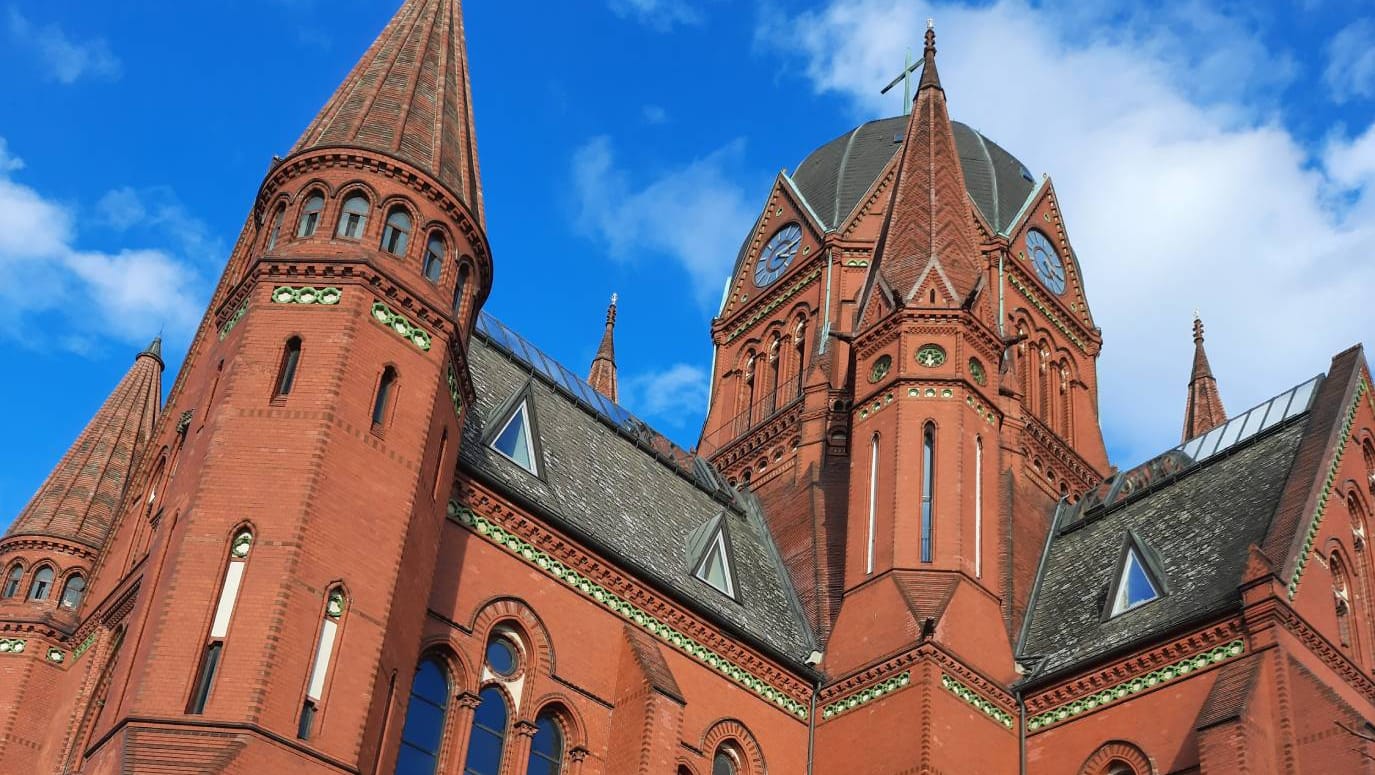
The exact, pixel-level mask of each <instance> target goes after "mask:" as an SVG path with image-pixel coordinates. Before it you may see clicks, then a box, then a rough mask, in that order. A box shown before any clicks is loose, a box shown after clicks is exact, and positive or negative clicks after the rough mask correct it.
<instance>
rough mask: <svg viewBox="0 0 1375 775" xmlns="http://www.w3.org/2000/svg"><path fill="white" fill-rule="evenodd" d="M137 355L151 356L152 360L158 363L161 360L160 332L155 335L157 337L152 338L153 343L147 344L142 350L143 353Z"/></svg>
mask: <svg viewBox="0 0 1375 775" xmlns="http://www.w3.org/2000/svg"><path fill="white" fill-rule="evenodd" d="M139 355H151V356H153V357H154V358H157V359H158V360H159V361H161V360H162V332H161V331H159V332H158V335H157V336H155V337H153V341H151V342H149V343H148V346H147V347H145V348H143V351H142V352H140V353H139Z"/></svg>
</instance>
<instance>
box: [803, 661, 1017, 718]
mask: <svg viewBox="0 0 1375 775" xmlns="http://www.w3.org/2000/svg"><path fill="white" fill-rule="evenodd" d="M927 662H929V663H932V664H934V666H935V667H937V668H938V669H939V671H940V673H941V687H942V688H943V689H944V690H946V691H949V692H950V693H952V694H954V695H956V696H958V697H960V698H961V699H963V700H965V701H966V702H968V703H969V704H970V705H972V706H974V707H975V708H976V709H978V710H979V711H980V712H981V713H983V714H984V715H985V716H988V717H989V718H990V719H992V720H993V721H995V722H997V723H998V724H999V725H1001V726H1002V727H1003V728H1004V729H1011V728H1012V722H1013V720H1014V719H1015V718H1016V715H1015V714H1016V708H1017V704H1016V699H1015V698H1014V697H1013V696H1012V694H1011V693H1010V692H1008V691H1007V689H1006V688H1005V687H1004V686H1003V685H1002V684H1000V683H998V682H997V681H994V680H992V679H990V678H989V677H987V676H985V675H983V674H982V673H979V672H977V671H975V670H974V669H972V668H970V667H969V666H967V665H965V664H964V663H963V662H961V661H960V660H958V659H956V658H955V657H954V656H952V655H951V654H949V653H948V652H946V651H945V650H944V649H942V648H941V647H940V646H939V645H938V644H935V643H931V642H927V643H923V644H921V645H920V646H917V647H916V648H914V649H911V650H909V651H906V652H903V653H901V654H898V655H897V656H894V657H891V658H889V659H886V660H884V661H882V662H879V663H877V664H874V665H870V666H869V667H866V668H863V669H862V670H859V671H857V672H855V673H852V674H850V675H849V676H846V677H845V678H843V679H841V680H838V681H836V682H834V683H832V684H831V685H829V686H827V687H825V688H823V689H822V690H821V692H820V693H818V695H817V707H818V708H819V709H821V711H822V718H821V719H818V721H819V723H825V722H826V721H828V720H830V719H832V718H835V717H836V716H839V715H842V714H844V713H846V712H848V711H850V710H853V709H854V708H856V707H859V706H860V705H864V704H867V703H869V702H873V701H874V700H877V699H880V698H881V697H883V696H886V695H888V694H892V693H894V692H897V691H901V690H903V689H906V688H908V687H910V686H912V685H914V684H916V683H917V680H918V678H917V676H915V675H913V673H914V671H915V668H916V667H917V666H919V665H921V664H923V663H927Z"/></svg>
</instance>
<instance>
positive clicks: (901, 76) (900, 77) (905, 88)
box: [878, 18, 936, 115]
mask: <svg viewBox="0 0 1375 775" xmlns="http://www.w3.org/2000/svg"><path fill="white" fill-rule="evenodd" d="M926 29H927V30H928V32H927V37H928V38H929V37H930V36H931V33H930V30H934V29H936V20H935V19H929V18H928V19H927V20H926ZM930 44H931V42H930V41H929V40H928V41H927V46H928V47H929V46H930ZM925 62H926V57H924V56H923V57H922V58H921V59H918V60H917V61H915V62H913V61H912V49H911V47H910V46H909V47H908V49H907V59H906V62H905V63H904V65H903V68H902V72H900V73H898V74H897V77H895V78H893V80H891V81H889V82H888V85H887V86H885V87H883V88H882V89H879V92H878V93H879V94H887V93H888V92H889V91H891V90H892V88H893V87H894V86H897V85H898V84H899V83H901V84H902V113H903V115H907V114H909V113H911V112H912V73H915V72H916V71H917V68H919V67H921V66H922V65H923V64H924V63H925Z"/></svg>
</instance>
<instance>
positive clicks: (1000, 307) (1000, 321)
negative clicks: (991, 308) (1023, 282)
mask: <svg viewBox="0 0 1375 775" xmlns="http://www.w3.org/2000/svg"><path fill="white" fill-rule="evenodd" d="M1005 317H1007V314H1006V313H1005V312H1004V310H1003V251H1001V250H999V251H998V338H999V339H1002V338H1004V337H1005V336H1007V334H1006V333H1005V332H1004V331H1003V318H1005Z"/></svg>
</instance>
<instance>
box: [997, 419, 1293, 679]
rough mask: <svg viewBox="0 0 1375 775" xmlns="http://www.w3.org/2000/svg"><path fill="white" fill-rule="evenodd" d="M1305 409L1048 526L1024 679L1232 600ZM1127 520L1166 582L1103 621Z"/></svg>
mask: <svg viewBox="0 0 1375 775" xmlns="http://www.w3.org/2000/svg"><path fill="white" fill-rule="evenodd" d="M1310 417H1311V415H1310V414H1307V413H1305V414H1303V415H1299V416H1297V417H1295V418H1293V419H1291V420H1289V421H1287V422H1286V423H1285V424H1283V425H1280V426H1277V427H1276V428H1274V429H1272V430H1271V431H1269V432H1267V433H1266V434H1264V435H1261V436H1257V437H1255V438H1253V439H1252V440H1250V441H1248V442H1245V443H1244V444H1242V445H1239V446H1238V447H1236V448H1234V449H1233V450H1231V451H1229V452H1228V453H1227V454H1224V455H1219V456H1218V457H1216V458H1214V459H1212V460H1210V461H1207V462H1206V463H1204V464H1203V465H1202V466H1200V467H1199V468H1197V469H1194V470H1192V471H1189V472H1187V473H1185V474H1183V475H1181V476H1180V477H1179V478H1178V479H1176V480H1174V481H1173V482H1170V483H1167V484H1165V485H1164V486H1162V487H1161V488H1160V489H1158V490H1156V491H1154V492H1151V493H1148V494H1146V495H1144V496H1142V497H1139V498H1136V499H1133V500H1130V501H1127V502H1126V503H1125V504H1123V505H1122V506H1120V507H1118V508H1113V509H1109V510H1108V511H1107V512H1106V513H1105V514H1103V515H1102V516H1101V517H1098V518H1096V519H1090V520H1087V521H1080V522H1076V523H1074V524H1072V525H1071V526H1070V527H1069V528H1060V527H1058V526H1057V529H1058V531H1059V532H1058V533H1057V534H1056V535H1054V536H1053V537H1052V539H1051V541H1050V543H1049V547H1048V549H1047V551H1046V554H1045V557H1044V558H1043V560H1042V563H1043V564H1042V568H1041V573H1040V578H1039V580H1038V582H1037V586H1036V589H1035V590H1034V592H1033V596H1034V597H1033V600H1032V603H1031V611H1030V614H1029V619H1028V621H1027V625H1026V629H1025V631H1024V634H1023V637H1022V640H1021V643H1020V644H1019V645H1018V654H1019V655H1020V658H1022V659H1035V658H1039V659H1040V662H1039V665H1038V667H1037V669H1036V672H1035V674H1033V675H1032V676H1031V678H1030V679H1029V681H1030V682H1032V683H1036V682H1037V681H1039V680H1041V679H1045V678H1048V677H1049V676H1051V675H1054V674H1056V673H1059V672H1061V671H1064V670H1066V669H1069V668H1072V667H1075V666H1077V665H1080V664H1083V663H1085V662H1090V661H1094V660H1101V659H1104V658H1107V657H1108V656H1109V655H1110V654H1111V653H1113V652H1114V651H1115V650H1116V649H1119V648H1123V647H1126V646H1128V645H1131V644H1136V643H1140V642H1142V641H1145V640H1148V639H1150V638H1152V637H1158V636H1163V635H1165V634H1166V633H1168V632H1169V631H1170V630H1171V629H1172V628H1174V627H1178V626H1181V625H1184V624H1186V623H1188V622H1190V621H1193V620H1196V619H1200V618H1202V617H1205V616H1207V615H1209V614H1211V613H1215V612H1217V611H1219V610H1221V609H1223V608H1225V607H1227V606H1229V605H1234V604H1237V603H1238V601H1239V596H1238V595H1239V593H1238V591H1237V588H1238V585H1239V584H1240V582H1241V576H1242V573H1243V572H1244V570H1245V567H1246V561H1247V557H1248V554H1247V551H1248V547H1249V546H1250V545H1251V544H1255V543H1259V542H1260V541H1261V540H1262V538H1263V537H1264V535H1265V531H1266V528H1267V526H1268V525H1269V523H1270V519H1271V515H1272V514H1274V513H1275V508H1276V505H1277V504H1278V503H1279V499H1280V494H1281V492H1282V491H1283V490H1284V486H1285V483H1286V482H1287V481H1288V479H1289V472H1290V469H1291V467H1292V465H1293V463H1294V457H1295V453H1296V451H1297V450H1298V447H1299V442H1300V440H1301V439H1302V438H1303V437H1304V431H1305V430H1306V429H1307V428H1308V424H1309V419H1310ZM1128 530H1131V531H1133V532H1134V533H1135V535H1136V536H1137V537H1138V538H1139V539H1140V540H1142V541H1144V542H1145V543H1146V544H1147V545H1148V546H1150V548H1151V550H1152V551H1154V552H1155V553H1156V554H1157V556H1158V557H1159V558H1160V560H1161V564H1162V565H1163V566H1164V571H1165V577H1166V578H1165V584H1166V588H1167V592H1166V594H1165V595H1164V596H1163V597H1161V598H1159V599H1157V600H1154V601H1152V602H1150V603H1146V604H1144V605H1142V606H1140V607H1138V608H1135V609H1132V610H1130V611H1127V612H1126V613H1123V614H1120V615H1118V616H1115V617H1112V618H1110V619H1107V620H1106V621H1104V620H1103V618H1102V617H1103V612H1104V610H1105V607H1106V603H1107V599H1106V596H1107V591H1108V589H1109V587H1110V586H1111V584H1112V582H1113V581H1114V577H1115V576H1116V575H1117V574H1118V573H1119V572H1120V570H1121V569H1120V568H1119V567H1118V563H1119V561H1120V558H1121V556H1122V546H1123V541H1124V540H1125V536H1126V535H1127V531H1128Z"/></svg>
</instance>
